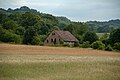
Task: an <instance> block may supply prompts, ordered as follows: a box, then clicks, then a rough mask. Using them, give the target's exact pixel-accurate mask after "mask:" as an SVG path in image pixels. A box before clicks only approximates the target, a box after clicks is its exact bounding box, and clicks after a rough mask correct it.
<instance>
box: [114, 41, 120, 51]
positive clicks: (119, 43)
mask: <svg viewBox="0 0 120 80" xmlns="http://www.w3.org/2000/svg"><path fill="white" fill-rule="evenodd" d="M113 48H114V49H116V50H120V42H116V43H115V44H114V47H113Z"/></svg>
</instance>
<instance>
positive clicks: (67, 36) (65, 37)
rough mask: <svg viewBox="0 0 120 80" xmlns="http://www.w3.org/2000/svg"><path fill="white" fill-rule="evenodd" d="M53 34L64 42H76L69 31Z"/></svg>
mask: <svg viewBox="0 0 120 80" xmlns="http://www.w3.org/2000/svg"><path fill="white" fill-rule="evenodd" d="M54 32H55V33H57V34H58V35H59V37H61V38H62V39H63V40H64V41H66V42H78V40H77V39H76V38H75V37H74V36H73V35H72V34H71V33H70V32H69V31H61V30H55V31H54Z"/></svg>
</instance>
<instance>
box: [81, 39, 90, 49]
mask: <svg viewBox="0 0 120 80" xmlns="http://www.w3.org/2000/svg"><path fill="white" fill-rule="evenodd" d="M89 43H90V42H89V41H86V42H83V44H82V48H89V47H90V44H89Z"/></svg>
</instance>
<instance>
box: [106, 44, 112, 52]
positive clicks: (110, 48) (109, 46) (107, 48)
mask: <svg viewBox="0 0 120 80" xmlns="http://www.w3.org/2000/svg"><path fill="white" fill-rule="evenodd" d="M105 50H106V51H112V50H113V49H112V47H111V45H107V47H106V48H105Z"/></svg>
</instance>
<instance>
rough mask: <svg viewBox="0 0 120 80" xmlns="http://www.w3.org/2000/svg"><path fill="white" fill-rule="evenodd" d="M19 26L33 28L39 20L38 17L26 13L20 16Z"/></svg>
mask: <svg viewBox="0 0 120 80" xmlns="http://www.w3.org/2000/svg"><path fill="white" fill-rule="evenodd" d="M21 18H22V20H21V25H22V26H24V27H26V28H28V26H34V25H35V24H36V23H38V22H39V21H40V20H41V18H40V16H39V15H36V14H32V13H29V12H26V13H25V14H23V15H22V17H21Z"/></svg>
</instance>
